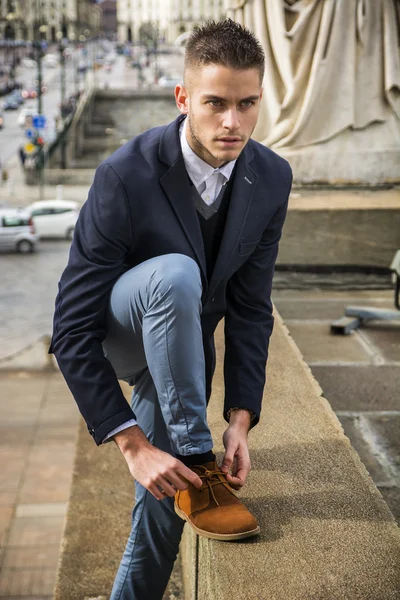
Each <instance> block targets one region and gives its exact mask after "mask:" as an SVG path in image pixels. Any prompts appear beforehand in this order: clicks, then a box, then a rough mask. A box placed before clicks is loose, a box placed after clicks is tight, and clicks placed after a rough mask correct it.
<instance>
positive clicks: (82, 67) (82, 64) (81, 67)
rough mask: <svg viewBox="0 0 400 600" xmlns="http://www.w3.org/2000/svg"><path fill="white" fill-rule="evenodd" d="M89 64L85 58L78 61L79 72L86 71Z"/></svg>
mask: <svg viewBox="0 0 400 600" xmlns="http://www.w3.org/2000/svg"><path fill="white" fill-rule="evenodd" d="M87 70H88V66H87V64H86V62H85V61H84V60H80V61H79V63H78V73H86V71H87Z"/></svg>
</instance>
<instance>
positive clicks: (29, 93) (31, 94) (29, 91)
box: [22, 87, 37, 100]
mask: <svg viewBox="0 0 400 600" xmlns="http://www.w3.org/2000/svg"><path fill="white" fill-rule="evenodd" d="M22 97H23V98H25V100H27V99H28V98H37V90H36V88H33V87H29V88H25V89H24V90H22Z"/></svg>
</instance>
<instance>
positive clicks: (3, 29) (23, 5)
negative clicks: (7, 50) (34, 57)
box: [0, 0, 101, 43]
mask: <svg viewBox="0 0 400 600" xmlns="http://www.w3.org/2000/svg"><path fill="white" fill-rule="evenodd" d="M100 27H101V8H100V6H98V4H97V2H96V1H95V0H0V43H1V41H2V40H10V39H12V40H21V41H22V40H25V41H32V40H38V39H42V40H46V41H47V42H55V41H57V40H58V39H60V38H67V39H69V40H70V41H73V40H75V39H76V40H78V39H79V37H80V36H82V35H84V36H86V37H93V36H96V35H98V34H99V31H100Z"/></svg>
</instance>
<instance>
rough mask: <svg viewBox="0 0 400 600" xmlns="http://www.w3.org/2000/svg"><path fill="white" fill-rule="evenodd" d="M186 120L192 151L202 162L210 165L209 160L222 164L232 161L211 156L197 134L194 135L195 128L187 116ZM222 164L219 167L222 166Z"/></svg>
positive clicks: (222, 157)
mask: <svg viewBox="0 0 400 600" xmlns="http://www.w3.org/2000/svg"><path fill="white" fill-rule="evenodd" d="M187 119H188V126H189V130H190V136H191V138H192V144H193V150H194V152H195V153H196V154H197V155H198V156H199V157H200V158H201V159H202V160H204V161H205V162H207V163H210V159H212V160H213V161H218V162H219V163H222V164H224V163H227V162H229V161H231V160H234V159H232V158H228V157H226V156H218V155H216V154H213V153H212V152H211V151H210V150H209V149H208V148H207V147H206V146H205V145H204V144H203V142H202V141H201V139H200V138H199V136H198V134H197V133H196V126H195V125H194V124H193V123H192V121H191V119H190V116H189V115H188V116H187ZM222 164H221V165H219V166H222Z"/></svg>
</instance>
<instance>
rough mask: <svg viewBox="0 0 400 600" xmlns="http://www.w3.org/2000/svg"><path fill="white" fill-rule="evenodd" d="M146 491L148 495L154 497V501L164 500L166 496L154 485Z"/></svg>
mask: <svg viewBox="0 0 400 600" xmlns="http://www.w3.org/2000/svg"><path fill="white" fill-rule="evenodd" d="M147 489H148V491H149V492H150V494H152V495H153V496H154V498H155V499H156V500H164V498H166V497H167V496H166V494H163V493H162V492H161V491H160V490H159V489H158V487H157V486H156V485H155V484H154V485H152V486H150V487H148V488H147Z"/></svg>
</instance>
